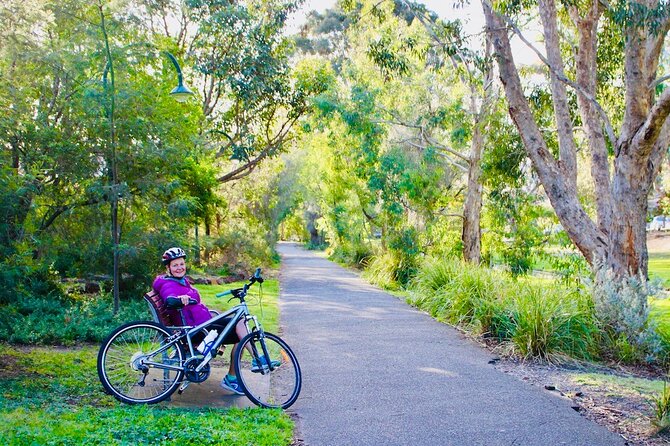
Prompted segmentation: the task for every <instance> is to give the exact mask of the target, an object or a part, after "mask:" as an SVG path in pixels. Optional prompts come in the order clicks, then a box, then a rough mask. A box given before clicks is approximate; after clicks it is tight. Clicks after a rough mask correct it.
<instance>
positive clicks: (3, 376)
mask: <svg viewBox="0 0 670 446" xmlns="http://www.w3.org/2000/svg"><path fill="white" fill-rule="evenodd" d="M97 349H98V348H97V346H85V347H78V348H74V349H54V348H43V347H36V348H22V349H17V348H15V347H12V346H9V345H6V344H0V396H1V397H0V438H2V439H3V440H4V441H3V445H25V444H59V445H70V444H72V445H74V444H99V445H102V444H104V445H121V444H164V445H170V444H202V445H220V444H253V445H287V444H290V442H291V437H292V429H293V423H292V422H291V420H290V418H289V417H288V416H287V415H285V414H284V413H282V412H281V411H273V410H264V409H246V410H240V409H182V408H169V407H162V406H129V405H124V404H121V403H119V402H117V401H116V400H115V399H114V398H112V397H111V396H108V395H105V394H104V393H103V391H102V387H101V385H100V383H99V382H98V376H97V372H96V364H95V362H96V355H97Z"/></svg>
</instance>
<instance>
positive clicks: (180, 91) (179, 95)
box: [165, 51, 193, 102]
mask: <svg viewBox="0 0 670 446" xmlns="http://www.w3.org/2000/svg"><path fill="white" fill-rule="evenodd" d="M165 54H166V55H167V57H168V58H169V59H170V61H171V62H172V64H173V65H174V68H175V70H177V79H178V80H179V84H178V85H177V86H176V87H174V88H173V89H172V91H171V92H170V96H172V97H173V98H175V100H176V101H177V102H185V101H187V100H188V98H190V97H191V96H193V92H192V91H191V90H189V88H188V87H187V86H185V85H184V76H182V74H181V67H180V66H179V63H178V62H177V59H175V57H174V56H173V55H172V54H170V52H168V51H166V52H165Z"/></svg>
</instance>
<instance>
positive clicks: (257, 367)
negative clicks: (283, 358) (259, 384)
mask: <svg viewBox="0 0 670 446" xmlns="http://www.w3.org/2000/svg"><path fill="white" fill-rule="evenodd" d="M258 359H259V361H257V360H256V358H254V359H252V360H251V371H252V372H253V373H259V372H260V371H261V370H262V369H264V368H265V367H267V366H268V359H267V358H266V357H265V355H263V356H259V357H258ZM259 363H260V364H259ZM280 365H281V362H280V361H278V360H276V359H273V360H272V368H273V369H276V368H277V367H279V366H280Z"/></svg>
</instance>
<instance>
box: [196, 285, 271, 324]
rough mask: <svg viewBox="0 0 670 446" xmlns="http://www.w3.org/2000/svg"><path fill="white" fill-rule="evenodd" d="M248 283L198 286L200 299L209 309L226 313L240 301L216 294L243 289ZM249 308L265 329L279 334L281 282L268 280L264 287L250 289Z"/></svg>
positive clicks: (256, 286) (247, 299)
mask: <svg viewBox="0 0 670 446" xmlns="http://www.w3.org/2000/svg"><path fill="white" fill-rule="evenodd" d="M245 283H246V282H234V283H229V284H226V285H197V286H196V288H197V289H198V292H200V297H201V298H202V301H203V302H204V304H205V305H207V307H208V308H213V309H216V310H219V311H226V310H228V309H229V308H231V307H233V306H235V305H237V304H238V303H239V301H238V300H237V299H233V300H231V301H230V302H228V299H230V298H231V296H224V297H216V293H220V292H222V291H227V290H230V289H233V288H241V287H242V286H243V285H244V284H245ZM246 301H247V306H248V307H249V311H250V312H251V314H253V315H255V316H256V317H258V319H259V320H260V321H261V323H262V324H263V328H264V329H265V330H267V331H269V332H271V333H277V331H278V329H279V305H278V303H279V281H278V280H277V279H266V280H265V282H263V284H262V286H259V285H258V284H254V285H253V286H252V287H251V288H249V293H248V294H247V298H246Z"/></svg>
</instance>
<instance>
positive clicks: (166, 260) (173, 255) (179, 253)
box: [162, 248, 186, 266]
mask: <svg viewBox="0 0 670 446" xmlns="http://www.w3.org/2000/svg"><path fill="white" fill-rule="evenodd" d="M185 258H186V253H185V252H184V250H183V249H181V248H170V249H168V250H167V251H165V252H164V253H163V259H162V261H163V265H165V266H167V265H169V264H170V262H171V261H173V260H174V259H185Z"/></svg>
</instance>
